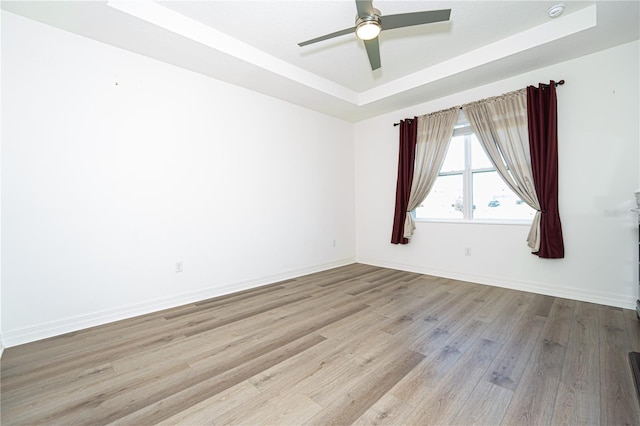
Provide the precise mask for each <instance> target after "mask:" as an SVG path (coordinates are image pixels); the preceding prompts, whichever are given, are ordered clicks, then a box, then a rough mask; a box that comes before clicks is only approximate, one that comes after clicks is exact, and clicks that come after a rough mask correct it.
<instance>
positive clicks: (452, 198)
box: [416, 175, 463, 219]
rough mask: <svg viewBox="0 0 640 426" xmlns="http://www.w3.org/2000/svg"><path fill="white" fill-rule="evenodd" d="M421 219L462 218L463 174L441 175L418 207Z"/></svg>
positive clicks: (417, 214)
mask: <svg viewBox="0 0 640 426" xmlns="http://www.w3.org/2000/svg"><path fill="white" fill-rule="evenodd" d="M416 217H417V218H419V219H462V217H463V215H462V175H450V176H439V177H438V179H437V180H436V183H435V184H434V185H433V188H432V189H431V192H430V193H429V195H428V196H427V199H426V200H424V201H423V202H422V204H420V205H419V206H418V208H416Z"/></svg>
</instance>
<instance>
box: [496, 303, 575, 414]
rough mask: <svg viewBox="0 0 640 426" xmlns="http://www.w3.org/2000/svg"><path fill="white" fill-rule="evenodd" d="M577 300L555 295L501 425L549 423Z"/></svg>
mask: <svg viewBox="0 0 640 426" xmlns="http://www.w3.org/2000/svg"><path fill="white" fill-rule="evenodd" d="M575 306H576V302H574V301H570V300H566V299H558V298H556V299H555V301H554V303H553V305H552V307H551V309H550V310H549V312H548V315H547V320H546V321H545V325H544V328H543V330H542V333H541V336H540V340H539V341H538V342H537V344H536V346H535V348H534V351H533V354H532V355H531V357H530V358H529V361H528V363H527V368H526V370H525V372H524V374H523V376H522V379H521V381H520V384H519V386H518V387H517V389H516V391H515V393H514V395H513V398H512V399H511V402H510V404H509V407H508V408H507V411H506V413H505V415H504V418H503V423H504V424H509V425H511V424H514V425H516V424H517V425H540V424H550V423H551V419H552V417H553V411H554V405H555V400H556V395H557V392H558V387H559V385H560V376H561V374H562V369H563V365H564V361H565V355H566V345H567V342H568V340H569V333H570V330H571V326H572V318H573V314H574V311H575Z"/></svg>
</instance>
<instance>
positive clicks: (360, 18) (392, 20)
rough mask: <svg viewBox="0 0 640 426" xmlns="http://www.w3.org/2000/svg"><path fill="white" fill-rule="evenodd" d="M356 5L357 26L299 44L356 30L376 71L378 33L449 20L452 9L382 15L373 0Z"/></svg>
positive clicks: (378, 57)
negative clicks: (374, 6) (374, 5)
mask: <svg viewBox="0 0 640 426" xmlns="http://www.w3.org/2000/svg"><path fill="white" fill-rule="evenodd" d="M356 7H357V9H358V14H357V15H356V26H355V27H351V28H346V29H344V30H340V31H336V32H333V33H330V34H326V35H323V36H320V37H316V38H313V39H311V40H307V41H303V42H301V43H298V46H300V47H303V46H307V45H309V44H313V43H317V42H319V41H323V40H328V39H331V38H334V37H339V36H342V35H346V34H350V33H353V32H355V34H356V36H357V37H358V38H359V39H360V40H362V41H364V46H365V48H366V49H367V56H369V63H371V70H372V71H375V70H377V69H378V68H380V44H379V42H378V34H380V32H381V31H384V30H392V29H394V28H402V27H411V26H414V25H423V24H430V23H433V22H442V21H448V20H449V16H450V15H451V9H442V10H430V11H425V12H413V13H401V14H398V15H385V16H382V15H381V13H380V11H379V10H378V9H374V8H373V4H372V0H356Z"/></svg>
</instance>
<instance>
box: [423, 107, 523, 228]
mask: <svg viewBox="0 0 640 426" xmlns="http://www.w3.org/2000/svg"><path fill="white" fill-rule="evenodd" d="M474 135H475V133H474V132H473V130H472V128H471V123H470V122H469V120H468V119H467V117H466V116H465V115H464V112H463V111H462V110H460V113H459V115H458V121H457V122H456V125H455V127H454V130H453V134H452V135H451V139H453V138H455V137H458V136H464V142H463V143H464V170H450V171H446V172H439V173H438V178H439V177H440V176H457V175H462V197H463V200H465V201H466V200H472V202H464V203H463V206H462V219H448V218H419V217H417V216H416V210H415V209H414V210H412V211H411V216H412V217H413V220H414V221H415V222H427V223H465V224H490V225H496V224H498V225H523V226H524V225H526V226H531V223H532V222H533V218H532V219H476V218H474V217H473V175H474V174H476V173H487V172H496V173H498V171H497V169H496V168H495V166H493V167H482V168H477V169H472V168H471V166H472V164H471V160H472V157H471V143H472V139H471V138H472V136H474ZM476 138H477V139H479V138H478V137H477V136H476ZM451 142H452V141H450V143H451ZM450 147H451V145H449V148H450ZM449 148H447V151H448V150H449ZM501 179H502V178H501ZM516 196H517V195H516ZM427 197H428V195H427Z"/></svg>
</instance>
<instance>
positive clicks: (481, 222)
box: [413, 218, 533, 226]
mask: <svg viewBox="0 0 640 426" xmlns="http://www.w3.org/2000/svg"><path fill="white" fill-rule="evenodd" d="M413 221H414V222H415V223H455V224H465V225H516V226H531V223H532V222H533V221H531V220H526V219H474V220H464V219H417V218H414V219H413Z"/></svg>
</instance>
